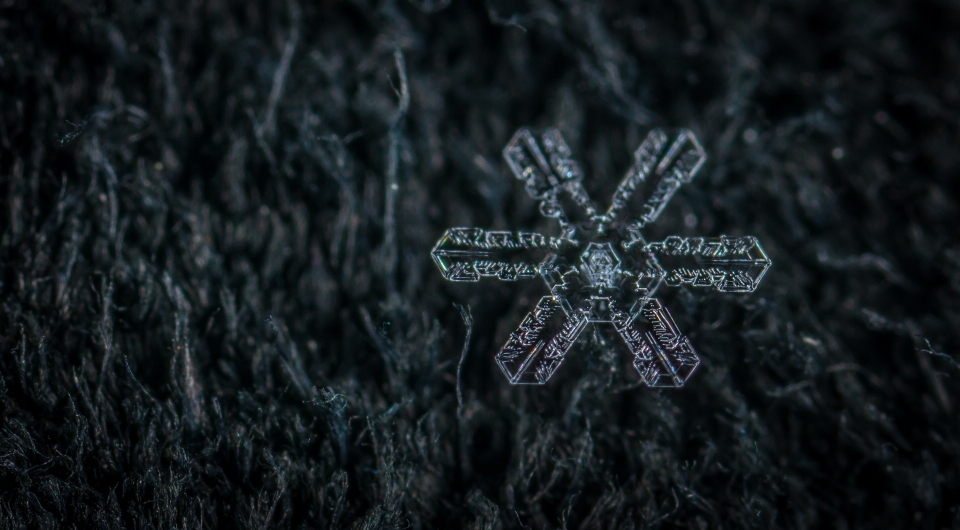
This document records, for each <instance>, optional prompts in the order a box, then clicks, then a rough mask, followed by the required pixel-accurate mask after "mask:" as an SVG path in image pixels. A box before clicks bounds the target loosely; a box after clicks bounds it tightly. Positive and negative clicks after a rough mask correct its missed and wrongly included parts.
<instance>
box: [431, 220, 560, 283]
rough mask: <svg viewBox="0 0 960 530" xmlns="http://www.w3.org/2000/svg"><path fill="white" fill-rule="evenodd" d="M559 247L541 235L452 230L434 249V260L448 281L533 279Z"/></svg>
mask: <svg viewBox="0 0 960 530" xmlns="http://www.w3.org/2000/svg"><path fill="white" fill-rule="evenodd" d="M558 245H559V243H558V240H557V238H554V237H547V236H545V235H543V234H539V233H537V232H507V231H494V230H484V229H482V228H451V229H449V230H447V231H446V232H445V233H444V234H443V237H441V238H440V240H439V241H437V245H436V246H435V247H434V248H433V252H432V253H431V254H432V255H433V260H434V262H436V264H437V267H439V268H440V273H441V274H443V277H444V278H445V279H447V280H452V281H455V282H475V281H478V280H479V279H480V278H481V277H484V276H490V277H495V278H499V279H501V280H505V281H513V280H518V279H521V278H533V277H535V276H536V275H537V274H538V273H539V265H540V262H541V261H543V260H544V259H545V258H546V257H547V256H549V255H550V253H551V251H552V250H553V249H555V248H557V246H558Z"/></svg>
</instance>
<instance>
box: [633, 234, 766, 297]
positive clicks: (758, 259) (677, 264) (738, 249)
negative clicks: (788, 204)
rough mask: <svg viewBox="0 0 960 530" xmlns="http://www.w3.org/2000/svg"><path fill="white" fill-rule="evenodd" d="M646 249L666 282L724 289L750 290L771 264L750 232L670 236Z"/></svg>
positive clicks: (727, 290)
mask: <svg viewBox="0 0 960 530" xmlns="http://www.w3.org/2000/svg"><path fill="white" fill-rule="evenodd" d="M646 250H647V251H648V252H650V253H651V254H652V255H653V256H654V257H656V259H657V261H658V263H660V265H661V266H662V267H663V268H664V269H665V275H664V278H663V281H664V283H666V284H667V285H671V286H677V285H682V284H688V285H692V286H694V287H714V288H716V289H717V290H718V291H720V292H724V293H740V292H752V291H753V290H755V289H756V288H757V286H758V285H759V284H760V279H761V278H763V275H764V273H766V272H767V269H768V268H770V264H771V262H770V258H768V257H767V254H766V253H765V252H764V251H763V248H762V247H760V242H759V241H757V238H755V237H753V236H742V237H729V236H720V237H688V238H682V237H677V236H670V237H668V238H667V239H665V240H663V241H659V242H655V243H650V244H648V245H647V246H646Z"/></svg>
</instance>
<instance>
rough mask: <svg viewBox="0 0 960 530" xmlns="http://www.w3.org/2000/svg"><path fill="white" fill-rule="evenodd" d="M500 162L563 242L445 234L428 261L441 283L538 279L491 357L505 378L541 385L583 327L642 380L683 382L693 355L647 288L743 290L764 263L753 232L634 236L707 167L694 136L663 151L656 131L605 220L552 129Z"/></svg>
mask: <svg viewBox="0 0 960 530" xmlns="http://www.w3.org/2000/svg"><path fill="white" fill-rule="evenodd" d="M503 156H504V158H505V159H506V161H507V164H508V165H509V166H510V169H511V171H513V174H514V175H515V176H516V177H517V178H518V179H520V180H521V181H523V182H524V183H525V184H526V189H527V192H528V193H529V194H530V196H531V197H532V198H533V199H534V200H536V201H538V202H539V204H540V212H541V213H542V214H543V215H544V216H546V217H548V218H552V219H556V220H557V222H558V223H559V224H560V235H559V236H558V237H550V236H546V235H543V234H539V233H536V232H505V231H489V230H483V229H480V228H451V229H449V230H447V232H446V233H444V235H443V237H441V238H440V241H438V242H437V245H436V247H435V248H434V249H433V258H434V261H436V263H437V265H438V266H439V267H440V271H441V272H442V274H443V277H444V278H446V279H447V280H452V281H459V282H473V281H478V280H479V279H480V278H482V277H485V276H487V277H495V278H499V279H501V280H506V281H514V280H518V279H521V278H533V277H535V276H540V277H541V278H543V280H544V281H545V282H546V284H547V287H548V288H549V289H550V294H548V295H546V296H544V297H543V298H541V299H540V301H539V303H537V306H536V307H535V308H534V309H533V311H531V312H530V313H528V314H527V316H526V318H524V319H523V321H522V322H521V323H520V327H518V328H517V330H516V331H514V332H513V333H511V334H510V338H509V339H508V340H507V343H506V344H504V346H503V348H501V349H500V352H499V353H498V354H497V364H498V365H499V366H500V368H501V369H502V370H503V373H504V374H506V376H507V378H508V379H509V380H510V382H511V383H513V384H533V383H539V384H543V383H545V382H547V380H548V379H550V377H551V376H552V375H553V374H554V372H556V370H557V368H558V367H559V366H560V363H562V362H563V359H564V357H565V356H566V354H567V352H569V351H570V348H571V347H572V346H573V344H574V343H575V342H576V340H577V338H578V337H579V336H580V334H581V333H582V332H583V330H584V329H585V328H586V327H587V324H590V323H608V324H612V325H613V328H614V329H615V330H616V332H617V333H618V334H619V335H620V337H621V338H622V339H623V342H624V343H625V344H626V346H627V348H628V349H629V350H630V352H631V353H632V354H633V357H634V361H633V364H634V366H635V367H636V368H637V370H638V371H639V372H640V377H641V378H642V379H643V381H644V383H646V384H647V385H649V386H652V387H680V386H683V384H684V383H685V382H686V380H687V379H688V378H689V377H690V374H691V373H693V371H694V370H695V369H696V367H697V365H698V364H699V363H700V359H699V357H697V354H696V352H695V351H694V349H693V346H692V345H691V344H690V340H689V339H688V338H687V337H686V336H684V335H683V334H682V333H680V331H679V330H678V329H677V325H676V324H675V323H674V321H673V318H672V317H671V316H670V313H669V311H667V308H666V307H664V306H662V305H661V304H660V302H659V301H658V300H657V299H656V298H653V294H654V292H655V291H656V290H657V288H658V287H659V286H660V285H661V284H663V283H666V284H667V285H671V286H677V285H681V284H689V285H692V286H695V287H713V288H715V289H717V290H718V291H721V292H750V291H753V290H754V289H756V287H757V285H758V284H759V282H760V279H761V278H762V277H763V274H764V273H765V272H766V270H767V269H768V268H769V267H770V260H769V259H768V258H767V256H766V254H764V252H763V249H762V248H761V247H760V243H759V242H758V241H757V239H756V238H755V237H751V236H742V237H727V236H720V237H691V238H682V237H678V236H670V237H668V238H666V239H665V240H663V241H660V242H653V243H648V242H647V241H646V240H645V239H644V238H643V235H642V233H641V229H642V228H643V227H645V226H646V225H648V224H650V223H653V222H654V221H655V220H656V219H657V217H658V216H659V215H660V213H661V212H662V211H663V209H664V208H665V207H666V206H667V203H669V202H670V199H671V198H672V197H673V196H674V194H675V193H676V192H677V190H678V189H680V186H682V185H683V184H686V183H688V182H690V180H691V179H693V177H694V175H696V173H697V171H699V169H700V167H701V166H702V165H703V162H704V160H705V159H706V154H705V153H704V151H703V148H702V147H701V146H700V143H699V142H698V141H697V139H696V137H695V136H694V135H693V133H692V132H690V131H688V130H685V129H684V130H681V131H680V134H679V135H678V137H677V138H676V140H675V141H674V142H673V144H671V145H670V147H669V149H668V148H667V136H666V134H664V132H663V131H661V130H659V129H657V130H654V131H652V132H651V133H650V134H649V135H648V136H647V138H646V140H645V141H644V142H643V144H642V145H641V146H640V148H639V149H637V151H636V152H635V153H634V158H635V162H634V164H633V166H632V167H631V168H630V170H629V171H628V172H627V174H626V176H625V177H624V178H623V180H622V181H621V182H620V185H619V187H618V188H617V190H616V192H615V193H614V195H613V200H612V201H611V205H610V208H609V209H608V210H607V211H606V213H602V212H599V211H598V210H597V209H596V207H595V206H594V205H593V203H592V202H591V200H590V198H589V197H588V196H587V193H586V190H584V188H583V185H582V183H581V181H582V180H583V173H582V171H581V170H580V167H579V166H578V164H577V163H576V161H575V160H573V158H572V157H571V151H570V148H569V147H567V144H566V143H565V142H564V141H563V138H562V137H561V136H560V133H559V131H557V130H556V129H547V130H545V131H543V133H542V134H540V135H539V137H538V136H537V135H535V134H534V133H533V132H531V131H530V130H529V129H526V128H523V129H520V130H519V131H517V133H516V134H515V135H514V136H513V139H511V140H510V143H509V144H508V145H507V147H506V148H505V149H504V150H503ZM631 212H635V216H633V217H631V216H630V215H628V214H630V213H631Z"/></svg>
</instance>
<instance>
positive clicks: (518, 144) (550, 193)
mask: <svg viewBox="0 0 960 530" xmlns="http://www.w3.org/2000/svg"><path fill="white" fill-rule="evenodd" d="M503 157H504V159H506V161H507V165H508V166H510V171H512V172H513V174H514V176H515V177H517V179H518V180H521V181H523V182H524V184H525V185H526V188H527V193H528V194H529V195H530V197H532V198H533V199H534V200H535V201H537V202H539V203H540V213H542V214H543V215H544V216H545V217H550V218H555V219H557V221H559V223H560V226H561V228H562V229H563V230H564V232H565V233H567V232H568V231H569V230H572V229H574V228H575V227H576V226H577V225H579V224H581V223H583V222H586V221H589V220H590V219H593V218H594V217H595V216H596V215H597V211H596V208H595V207H594V206H593V203H592V202H591V201H590V197H589V196H588V195H587V192H586V190H585V189H584V188H583V184H582V182H581V181H582V180H583V171H582V170H581V169H580V165H579V164H577V162H576V160H574V159H573V158H572V153H571V151H570V148H569V147H568V146H567V144H566V142H564V141H563V137H562V136H560V132H559V131H558V130H556V129H546V130H545V131H544V132H543V133H542V134H541V135H540V138H539V141H538V140H537V138H536V136H535V135H534V134H533V132H531V131H530V129H527V128H522V129H520V130H518V131H517V132H516V134H514V135H513V138H512V139H511V140H510V143H509V144H507V147H506V148H504V150H503Z"/></svg>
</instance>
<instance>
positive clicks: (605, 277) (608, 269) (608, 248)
mask: <svg viewBox="0 0 960 530" xmlns="http://www.w3.org/2000/svg"><path fill="white" fill-rule="evenodd" d="M580 261H581V263H582V264H583V271H584V272H585V273H586V274H587V278H588V279H589V280H590V285H593V286H596V287H608V288H611V289H612V288H613V287H614V285H615V283H614V282H615V280H616V276H617V273H618V272H619V271H620V256H617V253H616V252H614V250H613V246H612V245H611V244H610V243H590V244H589V245H587V249H586V250H584V251H583V254H581V255H580Z"/></svg>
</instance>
